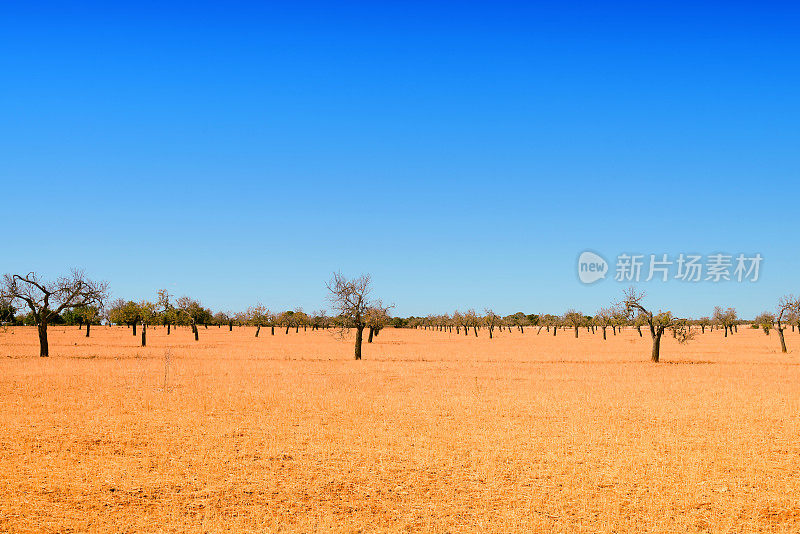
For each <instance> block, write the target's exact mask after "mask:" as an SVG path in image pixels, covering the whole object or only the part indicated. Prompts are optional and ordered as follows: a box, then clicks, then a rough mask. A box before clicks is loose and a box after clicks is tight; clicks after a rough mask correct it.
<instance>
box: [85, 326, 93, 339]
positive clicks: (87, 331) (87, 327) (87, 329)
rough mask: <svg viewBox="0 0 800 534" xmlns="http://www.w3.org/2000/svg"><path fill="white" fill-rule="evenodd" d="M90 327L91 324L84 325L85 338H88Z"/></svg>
mask: <svg viewBox="0 0 800 534" xmlns="http://www.w3.org/2000/svg"><path fill="white" fill-rule="evenodd" d="M91 327H92V323H86V337H89V329H90V328H91Z"/></svg>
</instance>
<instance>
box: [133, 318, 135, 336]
mask: <svg viewBox="0 0 800 534" xmlns="http://www.w3.org/2000/svg"><path fill="white" fill-rule="evenodd" d="M133 335H134V336H135V335H136V321H133Z"/></svg>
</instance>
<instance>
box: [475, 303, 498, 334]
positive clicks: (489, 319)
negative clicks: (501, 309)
mask: <svg viewBox="0 0 800 534" xmlns="http://www.w3.org/2000/svg"><path fill="white" fill-rule="evenodd" d="M483 314H484V315H483V324H485V325H486V329H487V330H488V331H489V339H492V337H493V335H492V333H493V332H494V329H495V327H496V326H498V325H499V324H501V323H500V316H499V315H497V314H496V313H495V312H494V311H492V309H491V308H486V309H485V310H484V311H483ZM476 335H477V334H476Z"/></svg>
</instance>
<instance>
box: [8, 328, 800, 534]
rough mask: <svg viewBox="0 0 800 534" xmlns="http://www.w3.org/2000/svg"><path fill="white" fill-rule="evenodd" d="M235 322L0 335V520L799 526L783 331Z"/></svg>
mask: <svg viewBox="0 0 800 534" xmlns="http://www.w3.org/2000/svg"><path fill="white" fill-rule="evenodd" d="M253 333H254V332H253V330H252V329H245V328H237V329H234V332H232V333H231V332H228V331H227V329H216V328H210V329H208V330H204V329H202V328H201V329H200V336H201V337H200V342H199V343H195V342H194V341H192V339H191V334H190V332H189V330H188V329H180V330H179V331H178V332H177V333H173V335H171V336H169V337H167V336H166V335H165V334H166V332H165V331H164V330H163V329H157V330H150V331H149V332H148V344H149V345H150V346H149V347H147V348H141V347H138V346H137V338H134V337H133V336H131V334H130V332H129V330H128V329H125V328H106V327H96V328H94V329H93V330H92V338H91V339H89V340H87V339H86V338H84V337H82V332H79V331H77V329H76V328H69V329H65V328H59V327H54V328H52V329H51V353H52V357H51V358H49V359H39V358H38V357H36V356H35V355H36V354H37V340H36V335H35V332H34V330H33V329H30V328H17V329H13V330H9V331H6V332H4V333H0V366H2V370H1V371H0V420H1V421H2V427H0V530H2V531H3V532H15V533H25V532H30V533H42V532H63V533H66V532H434V533H435V532H441V533H444V532H451V533H457V532H473V531H481V532H587V533H590V532H609V533H610V532H705V531H708V532H798V531H800V502H799V499H800V498H799V497H798V496H800V478H798V472H800V438H798V436H800V415H799V414H800V367H799V366H798V363H799V362H800V360H798V355H800V334H798V333H796V332H794V333H792V332H787V340H788V343H789V348H790V350H791V349H794V351H793V352H790V354H789V355H782V354H780V353H779V352H778V351H777V340H776V339H775V337H774V334H773V336H770V337H766V336H765V335H764V334H763V333H760V332H757V331H753V330H750V329H749V328H748V329H744V328H740V331H739V334H737V335H735V336H733V337H730V338H728V339H723V337H722V334H721V333H720V332H714V333H712V334H706V335H704V336H700V337H699V338H698V340H696V341H695V342H693V343H692V344H690V345H688V346H685V347H684V346H678V345H677V344H675V343H674V342H673V341H672V340H667V341H666V342H665V345H664V347H663V349H662V351H663V352H662V358H663V363H662V364H658V365H653V364H650V363H649V362H648V361H647V359H648V355H649V340H648V339H647V338H646V337H645V338H644V339H640V338H639V336H638V335H637V334H636V332H635V331H629V332H625V333H624V334H621V335H619V336H616V337H612V336H610V338H609V340H608V341H607V342H603V341H602V339H601V338H600V336H599V334H598V335H594V336H590V335H588V334H586V333H585V332H582V333H581V337H580V338H579V339H577V340H576V339H574V338H573V337H571V335H570V334H569V333H568V332H564V333H559V335H558V336H557V337H555V338H553V337H552V336H550V335H546V334H545V332H542V333H541V334H540V335H538V336H537V335H536V333H535V331H526V333H525V334H524V335H521V334H519V333H513V334H509V333H498V334H497V336H496V338H495V339H494V340H491V341H490V340H488V339H486V338H485V333H482V334H481V337H480V338H478V339H476V338H474V337H473V336H472V335H470V336H466V337H465V336H463V335H462V336H456V335H455V334H446V333H439V332H424V331H408V330H402V331H399V330H398V331H396V330H392V329H388V330H386V331H384V332H382V333H381V335H380V336H379V337H378V338H377V339H376V343H373V344H372V345H368V346H367V345H365V355H364V357H365V360H363V361H361V362H355V361H352V360H351V357H352V347H351V346H350V344H349V343H344V342H341V341H338V340H337V339H336V338H334V337H333V336H332V335H331V334H329V333H327V332H310V331H309V332H306V333H304V332H302V331H301V332H300V333H299V334H294V332H292V333H290V334H289V335H284V334H283V331H277V332H276V335H275V336H274V337H273V336H270V335H269V330H268V329H267V330H262V332H261V337H259V338H258V339H256V338H254V337H253ZM645 335H646V334H645ZM167 347H170V352H171V362H168V363H167V364H166V365H165V359H164V355H165V350H166V348H167ZM691 364H696V365H691ZM165 369H166V381H165ZM165 385H166V387H165Z"/></svg>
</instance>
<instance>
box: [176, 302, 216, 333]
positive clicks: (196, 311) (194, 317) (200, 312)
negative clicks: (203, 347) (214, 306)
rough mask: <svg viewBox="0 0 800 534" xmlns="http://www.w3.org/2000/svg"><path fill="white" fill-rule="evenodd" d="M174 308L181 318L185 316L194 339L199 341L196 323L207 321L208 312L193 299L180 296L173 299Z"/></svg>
mask: <svg viewBox="0 0 800 534" xmlns="http://www.w3.org/2000/svg"><path fill="white" fill-rule="evenodd" d="M175 310H176V312H177V313H178V314H179V315H180V316H181V317H183V318H185V319H186V320H187V321H188V322H189V325H190V326H191V327H192V333H193V334H194V340H195V341H199V339H200V334H199V332H198V331H197V323H199V322H200V321H201V320H204V321H208V319H209V316H210V313H209V312H208V310H206V309H204V308H203V306H202V305H201V304H200V303H199V302H197V301H196V300H194V299H191V298H189V297H181V298H179V299H178V300H177V301H175Z"/></svg>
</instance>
